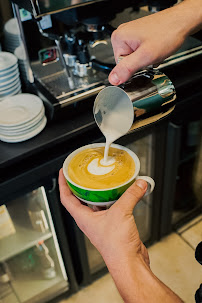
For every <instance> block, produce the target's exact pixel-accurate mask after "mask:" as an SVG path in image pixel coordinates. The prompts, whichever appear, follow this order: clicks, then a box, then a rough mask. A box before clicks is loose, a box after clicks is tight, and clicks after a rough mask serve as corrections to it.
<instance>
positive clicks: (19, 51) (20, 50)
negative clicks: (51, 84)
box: [14, 44, 26, 62]
mask: <svg viewBox="0 0 202 303" xmlns="http://www.w3.org/2000/svg"><path fill="white" fill-rule="evenodd" d="M14 54H15V56H16V57H17V58H18V60H20V61H22V62H23V61H25V60H26V54H25V48H24V46H23V45H22V44H21V45H20V46H18V47H17V48H16V49H15V51H14Z"/></svg>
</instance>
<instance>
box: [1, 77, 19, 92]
mask: <svg viewBox="0 0 202 303" xmlns="http://www.w3.org/2000/svg"><path fill="white" fill-rule="evenodd" d="M20 86H21V81H20V78H17V79H16V80H15V81H13V82H11V83H10V84H7V85H6V86H3V87H0V95H1V93H4V92H5V91H6V90H10V89H12V88H13V89H14V88H15V89H17V88H18V87H20Z"/></svg>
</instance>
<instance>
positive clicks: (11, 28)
mask: <svg viewBox="0 0 202 303" xmlns="http://www.w3.org/2000/svg"><path fill="white" fill-rule="evenodd" d="M4 31H5V32H8V33H9V34H12V35H20V29H19V25H18V21H17V19H16V18H12V19H10V20H8V21H7V22H6V23H5V25H4Z"/></svg>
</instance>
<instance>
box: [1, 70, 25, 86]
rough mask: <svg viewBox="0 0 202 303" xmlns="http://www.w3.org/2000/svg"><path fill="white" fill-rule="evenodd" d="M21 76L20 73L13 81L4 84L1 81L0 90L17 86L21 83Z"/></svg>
mask: <svg viewBox="0 0 202 303" xmlns="http://www.w3.org/2000/svg"><path fill="white" fill-rule="evenodd" d="M19 76H20V75H19V73H18V74H16V75H15V76H14V77H12V78H11V79H9V80H7V81H4V82H1V81H0V90H1V89H6V87H7V88H9V86H12V85H15V84H16V82H17V81H20V77H19Z"/></svg>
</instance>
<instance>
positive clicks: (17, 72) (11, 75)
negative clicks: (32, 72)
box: [0, 69, 20, 84]
mask: <svg viewBox="0 0 202 303" xmlns="http://www.w3.org/2000/svg"><path fill="white" fill-rule="evenodd" d="M19 75H20V73H19V70H18V69H16V70H15V71H14V72H12V73H10V74H9V75H6V76H5V77H1V75H0V83H1V84H3V83H4V82H7V81H10V80H12V79H14V78H15V77H16V76H18V77H19Z"/></svg>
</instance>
